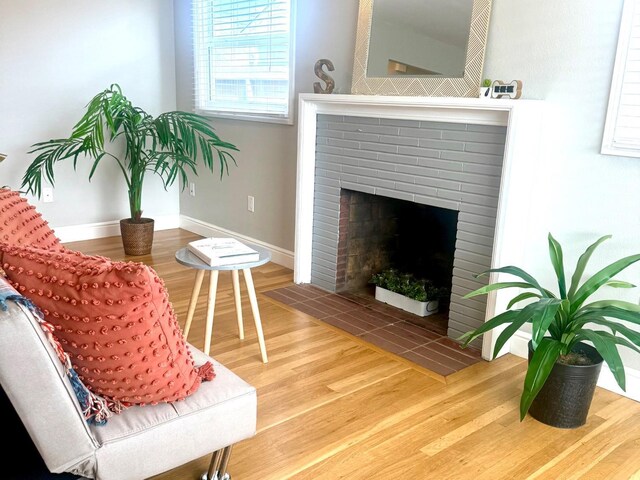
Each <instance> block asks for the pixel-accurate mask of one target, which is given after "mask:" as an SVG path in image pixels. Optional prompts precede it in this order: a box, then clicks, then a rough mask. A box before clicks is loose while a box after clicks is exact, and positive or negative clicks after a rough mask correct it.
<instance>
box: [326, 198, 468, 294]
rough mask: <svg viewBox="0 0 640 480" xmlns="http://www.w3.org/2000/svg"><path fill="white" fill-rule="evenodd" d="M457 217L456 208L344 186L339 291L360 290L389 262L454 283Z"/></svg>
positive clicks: (448, 284)
mask: <svg viewBox="0 0 640 480" xmlns="http://www.w3.org/2000/svg"><path fill="white" fill-rule="evenodd" d="M457 222H458V212H457V211H454V210H447V209H443V208H437V207H431V206H429V205H421V204H418V203H414V202H407V201H404V200H397V199H394V198H389V197H383V196H379V195H371V194H368V193H361V192H355V191H351V190H346V189H342V191H341V193H340V224H339V225H340V233H339V240H338V258H337V275H336V291H337V292H339V293H343V292H354V291H355V292H357V291H361V290H363V289H364V288H365V287H366V286H367V284H368V282H369V280H370V278H371V275H372V274H374V273H378V272H380V271H382V270H384V269H387V268H395V269H397V270H398V271H401V272H406V273H411V274H413V275H414V276H416V277H417V278H427V279H429V280H431V281H433V282H434V283H435V284H436V285H437V286H440V287H446V288H447V289H450V288H451V278H452V271H453V257H454V251H455V242H456V228H457ZM444 303H446V302H444Z"/></svg>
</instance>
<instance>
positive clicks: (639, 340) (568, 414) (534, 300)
mask: <svg viewBox="0 0 640 480" xmlns="http://www.w3.org/2000/svg"><path fill="white" fill-rule="evenodd" d="M608 238H611V236H610V235H607V236H604V237H602V238H600V239H598V240H597V241H596V242H595V243H593V244H592V245H590V246H589V247H588V248H587V249H586V251H585V252H584V253H583V254H582V256H580V258H579V259H578V262H577V265H576V268H575V270H574V272H573V275H572V276H571V281H570V284H569V285H568V287H567V277H566V275H565V270H564V264H563V253H562V247H561V246H560V244H559V243H558V242H557V241H556V240H555V239H554V238H553V236H552V235H551V234H549V239H548V240H549V254H550V257H551V263H552V265H553V269H554V271H555V274H556V277H557V283H558V285H557V294H556V293H554V292H553V291H552V289H547V288H544V287H543V286H542V285H540V283H539V282H538V281H537V280H536V279H535V278H533V277H532V276H531V275H529V274H528V273H527V272H525V271H524V270H522V269H521V268H518V267H514V266H508V267H502V268H495V269H491V270H487V271H486V272H483V273H481V274H480V275H485V274H487V273H489V272H498V273H506V274H510V275H513V276H515V277H518V278H519V279H520V281H516V282H498V283H493V284H489V285H487V286H485V287H482V288H479V289H477V290H475V291H473V292H471V293H469V294H467V295H466V296H465V298H470V297H474V296H476V295H483V294H487V293H489V292H492V291H494V290H500V289H504V288H517V289H521V290H524V291H520V293H518V294H517V295H516V296H514V297H513V298H512V299H511V301H510V302H509V304H508V306H507V311H505V312H503V313H500V314H499V315H496V316H495V317H493V318H492V319H490V320H488V321H487V322H486V323H485V324H483V325H482V326H481V327H479V328H477V329H476V330H473V331H471V332H467V333H466V334H464V335H463V336H462V337H461V339H462V340H464V341H465V343H464V345H465V346H466V345H468V344H469V342H471V341H472V340H473V339H475V338H477V337H478V336H480V335H482V334H483V333H485V332H488V331H489V330H491V329H494V328H496V327H506V328H504V330H503V331H502V333H500V335H498V338H497V341H496V344H495V348H494V350H493V356H494V357H495V356H496V355H497V354H498V352H499V351H500V350H501V349H502V347H503V346H504V345H505V343H506V342H507V341H508V340H509V338H511V336H512V335H513V334H514V333H516V332H517V331H518V330H519V329H520V328H521V327H522V326H524V325H525V324H530V325H531V341H530V342H529V364H528V368H527V373H526V376H525V380H524V389H523V393H522V397H521V399H520V420H523V419H524V417H525V415H526V414H527V411H528V412H529V413H530V414H531V415H532V416H533V417H534V418H536V419H537V420H539V421H541V422H543V423H546V424H548V425H552V426H555V427H560V428H576V427H579V426H581V425H584V423H585V422H586V418H587V414H588V411H589V407H590V405H591V400H592V398H593V394H594V391H595V386H596V382H597V379H598V375H599V372H600V367H601V365H602V362H603V360H604V362H606V363H607V365H608V367H609V369H610V370H611V373H613V376H614V378H615V379H616V382H617V383H618V385H619V386H620V388H622V390H625V389H626V385H625V371H624V365H623V362H622V359H621V357H620V354H619V353H618V349H617V347H618V346H619V345H621V346H624V347H628V348H630V349H632V350H634V351H636V352H638V353H640V349H638V347H639V346H640V332H638V331H635V330H633V329H631V328H629V327H628V326H627V324H626V323H624V322H628V323H631V324H635V325H640V306H638V305H635V304H633V303H629V302H624V301H620V300H597V301H593V302H590V303H587V300H588V299H589V297H591V296H592V295H593V294H594V293H596V291H598V290H599V289H600V288H601V287H603V286H609V287H614V288H634V287H635V285H632V284H630V283H628V282H624V281H620V280H614V279H613V277H614V276H615V275H617V274H618V273H620V272H621V271H623V270H625V269H626V268H627V267H629V266H630V265H632V264H634V263H636V262H638V261H639V260H640V254H638V255H631V256H628V257H625V258H622V259H620V260H618V261H616V262H613V263H612V264H611V265H608V266H607V267H605V268H603V269H601V270H600V271H598V272H596V273H595V274H594V275H593V276H591V277H589V278H586V279H584V280H583V276H584V273H585V270H586V267H587V263H588V261H589V259H590V258H591V256H592V254H593V252H594V251H595V249H596V248H597V247H598V246H599V245H600V244H601V243H602V242H604V241H605V240H607V239H608ZM521 301H530V303H528V304H527V305H526V306H524V307H522V308H513V307H514V306H516V304H518V303H519V302H521ZM585 342H589V343H590V344H591V345H589V344H587V343H585Z"/></svg>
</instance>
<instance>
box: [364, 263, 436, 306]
mask: <svg viewBox="0 0 640 480" xmlns="http://www.w3.org/2000/svg"><path fill="white" fill-rule="evenodd" d="M369 283H372V284H374V285H376V286H378V287H380V288H385V289H387V290H390V291H392V292H394V293H399V294H400V295H404V296H405V297H409V298H412V299H413V300H417V301H419V302H429V301H431V300H437V299H439V298H441V297H443V296H444V295H446V294H447V292H448V290H447V289H446V288H442V287H436V286H435V285H434V284H433V282H431V281H430V280H426V279H419V278H416V277H415V276H413V275H411V274H408V273H400V272H398V271H397V270H395V269H393V268H389V269H387V270H384V271H382V272H380V273H376V274H374V275H372V276H371V279H370V280H369Z"/></svg>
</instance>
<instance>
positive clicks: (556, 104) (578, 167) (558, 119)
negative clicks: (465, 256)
mask: <svg viewBox="0 0 640 480" xmlns="http://www.w3.org/2000/svg"><path fill="white" fill-rule="evenodd" d="M621 11H622V0H598V1H594V2H582V1H580V0H568V1H565V2H554V1H551V0H521V1H518V2H509V1H507V0H494V2H493V12H492V16H491V24H490V29H489V43H488V48H487V53H486V60H485V68H484V77H489V78H492V79H500V80H506V81H508V80H513V79H520V80H523V82H524V93H523V97H525V98H532V99H542V100H544V101H545V105H546V108H547V109H548V115H547V119H546V123H545V131H544V132H543V138H542V140H541V149H542V152H541V153H542V155H541V159H540V166H539V169H538V177H537V178H535V179H532V181H533V182H534V190H535V191H537V192H538V195H537V196H536V199H535V201H534V202H532V209H531V211H530V212H523V215H527V216H528V218H529V222H528V225H529V228H528V235H527V236H528V238H529V240H528V242H527V243H526V244H525V245H522V249H523V251H525V252H527V256H528V259H527V261H526V264H525V265H523V267H524V268H525V269H527V270H528V271H529V272H530V273H531V274H533V275H534V276H536V277H539V278H540V279H542V280H544V281H545V283H547V284H551V282H552V281H553V279H554V276H553V270H552V268H551V266H550V264H549V260H548V250H547V246H546V245H547V244H546V236H547V234H548V232H552V233H553V235H554V236H555V237H556V238H557V239H558V240H559V241H560V242H561V244H562V245H563V247H564V250H565V268H567V269H570V271H571V272H573V267H574V266H575V262H576V261H577V258H578V256H579V255H580V254H581V253H582V251H583V250H584V249H585V248H586V247H587V246H588V245H589V244H590V243H592V242H593V241H595V240H596V239H597V238H598V237H600V236H602V235H606V234H612V235H613V238H612V239H611V240H609V241H607V242H605V243H604V244H603V245H602V246H601V247H600V248H599V250H598V251H597V252H596V254H595V255H594V257H593V258H592V263H591V267H590V268H588V271H587V272H586V273H587V274H593V273H595V272H596V271H597V270H599V269H600V268H601V267H604V266H605V265H607V264H608V263H611V262H613V261H615V260H617V259H619V258H621V257H623V256H627V255H631V254H635V253H640V159H633V158H625V157H615V156H608V155H601V154H600V153H599V152H600V145H601V142H602V133H603V129H604V121H605V114H606V110H607V101H608V95H609V88H610V83H611V74H612V71H613V62H614V57H615V50H616V43H617V38H618V29H619V23H620V15H621ZM619 278H621V279H626V280H628V281H631V282H633V283H634V284H636V285H640V265H636V266H634V267H632V268H631V269H629V270H627V271H626V272H625V273H623V274H622V275H620V276H619ZM639 296H640V289H638V288H635V289H632V290H613V289H609V288H604V289H602V293H601V294H600V297H607V298H619V299H625V300H627V301H630V302H633V303H638V299H639ZM621 354H622V355H623V357H624V358H626V359H627V360H628V365H630V366H632V367H633V368H635V369H640V357H639V356H638V355H637V354H634V353H631V352H630V351H629V350H628V349H626V348H621Z"/></svg>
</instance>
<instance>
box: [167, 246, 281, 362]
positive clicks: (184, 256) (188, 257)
mask: <svg viewBox="0 0 640 480" xmlns="http://www.w3.org/2000/svg"><path fill="white" fill-rule="evenodd" d="M245 244H246V242H245ZM247 245H249V246H250V247H251V248H253V249H254V250H256V251H258V253H259V254H260V258H259V259H258V260H256V261H255V262H246V263H238V264H233V265H221V266H214V267H212V266H209V265H207V264H206V263H204V262H203V261H202V260H200V259H199V258H198V257H197V256H195V255H194V254H193V253H191V252H190V251H189V250H188V249H187V248H186V247H184V248H181V249H180V250H178V251H177V252H176V261H177V262H178V263H180V264H181V265H184V266H185V267H189V268H193V269H195V270H196V280H195V284H194V285H193V292H192V293H191V301H190V302H189V310H188V313H187V323H186V324H185V326H184V336H185V338H188V336H189V330H190V329H191V321H192V320H193V314H194V312H195V310H196V304H197V303H198V295H200V287H201V286H202V280H203V279H204V273H205V271H207V270H209V271H210V272H211V278H210V282H209V299H208V303H207V323H206V327H205V332H204V353H206V354H207V355H209V349H210V346H211V335H212V333H213V313H214V309H215V304H216V290H217V289H218V273H219V272H220V271H221V270H230V271H231V279H232V281H233V295H234V297H235V304H236V316H237V318H238V333H239V335H240V340H244V324H243V321H242V302H241V300H240V280H239V277H240V275H239V273H238V272H239V270H242V274H243V276H244V281H245V283H246V284H247V291H248V293H249V301H250V302H251V311H252V313H253V321H254V322H255V324H256V332H257V334H258V343H259V345H260V354H261V355H262V361H263V362H264V363H267V347H266V345H265V343H264V334H263V332H262V321H261V320H260V310H259V309H258V299H257V298H256V290H255V287H254V285H253V277H252V276H251V269H252V268H253V267H258V266H260V265H264V264H265V263H267V262H268V261H269V260H271V253H270V252H269V251H268V250H267V249H265V248H262V247H259V246H257V245H253V244H247Z"/></svg>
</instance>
